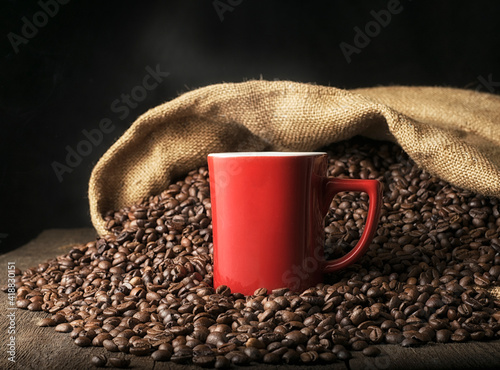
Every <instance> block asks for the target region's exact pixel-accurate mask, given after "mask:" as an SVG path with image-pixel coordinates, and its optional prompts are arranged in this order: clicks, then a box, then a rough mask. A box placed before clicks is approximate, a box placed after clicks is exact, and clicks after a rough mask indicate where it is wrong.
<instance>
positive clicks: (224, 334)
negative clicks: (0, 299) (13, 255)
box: [16, 138, 500, 368]
mask: <svg viewBox="0 0 500 370" xmlns="http://www.w3.org/2000/svg"><path fill="white" fill-rule="evenodd" d="M326 150H327V151H328V153H329V158H330V162H329V164H330V165H329V175H330V176H336V177H339V178H361V179H379V180H380V181H381V182H382V183H383V184H384V186H385V190H384V197H383V206H382V210H381V220H380V224H379V227H378V230H377V234H376V236H375V238H374V239H373V243H372V244H371V246H370V248H369V251H368V252H367V254H366V256H364V257H363V258H362V259H361V260H360V261H359V263H357V264H355V265H352V266H350V267H348V268H347V269H345V270H343V271H341V272H339V273H337V274H335V275H329V276H325V283H323V284H318V285H317V286H315V287H311V288H310V289H307V290H306V291H304V292H298V293H297V292H292V291H288V290H287V289H277V290H274V291H271V292H268V291H267V290H265V289H259V290H257V291H256V292H255V294H254V295H253V296H248V297H245V296H243V295H242V294H239V293H237V292H231V291H230V289H229V288H228V287H225V286H221V287H216V289H214V287H213V286H212V263H213V260H212V253H213V246H212V224H211V204H210V194H209V182H208V171H207V169H206V168H205V167H202V168H199V169H197V170H193V171H191V172H190V173H189V174H188V175H187V176H186V177H185V178H184V179H183V180H180V181H177V182H176V183H173V184H171V185H170V186H169V187H168V189H166V190H165V191H163V192H162V193H161V194H159V195H156V196H152V197H150V198H148V199H145V200H144V201H143V202H141V203H140V204H136V205H131V206H130V207H126V208H124V209H122V210H119V211H110V212H108V213H107V214H106V218H105V219H106V221H107V229H108V230H109V234H108V235H106V236H104V237H101V238H98V239H97V240H96V241H92V242H89V243H86V244H83V245H79V246H76V247H74V248H73V249H72V250H70V251H69V252H68V253H67V254H65V255H62V256H59V257H57V258H54V259H50V260H48V261H46V262H44V263H41V264H39V265H38V266H37V267H34V268H30V269H27V270H26V271H24V273H22V275H21V272H20V271H17V276H16V287H17V307H19V308H23V309H28V310H32V311H38V310H43V311H45V312H49V313H51V314H53V316H52V318H51V319H43V320H42V321H41V322H40V324H39V325H40V326H55V325H56V326H55V330H56V331H58V332H63V333H69V332H71V337H72V338H73V339H74V340H75V343H76V344H77V345H80V346H87V345H95V346H103V347H104V348H105V349H107V350H108V351H112V352H123V353H132V354H136V355H141V356H144V355H150V356H151V357H152V358H153V359H154V360H155V361H168V360H170V361H174V362H176V363H189V362H192V363H195V364H199V365H202V366H214V367H216V368H227V367H229V366H231V364H238V365H244V364H248V363H250V362H264V363H269V364H276V363H308V364H314V363H325V362H327V363H328V362H334V361H339V360H344V361H345V360H348V359H349V358H351V354H350V352H349V351H353V350H357V351H362V353H363V354H364V355H366V356H376V355H378V354H379V353H380V351H379V350H378V349H377V348H376V347H373V346H372V345H373V344H383V343H390V344H401V345H402V346H416V345H422V344H425V343H428V342H438V343H447V342H450V341H455V342H464V341H468V340H487V339H492V338H498V337H500V313H499V308H500V300H499V299H498V297H495V296H493V295H491V294H489V290H488V289H489V288H491V287H493V286H497V285H498V284H499V280H500V238H499V232H500V206H499V200H498V199H495V198H490V197H484V196H480V195H476V194H474V193H472V192H470V191H467V190H462V189H458V188H456V187H454V186H452V185H450V184H448V183H446V182H445V181H442V180H440V179H438V178H436V177H434V176H432V175H431V174H429V173H427V172H425V171H423V170H421V169H419V168H418V167H417V166H416V165H415V164H414V162H413V161H412V160H410V159H409V158H408V156H407V155H406V154H405V153H404V152H403V151H402V149H401V148H399V147H398V146H396V145H394V144H390V143H385V142H375V141H370V140H367V139H361V138H354V139H352V140H349V141H345V142H341V143H336V144H334V145H332V146H330V147H328V148H326ZM367 210H368V198H367V195H366V194H355V193H340V194H338V195H337V196H336V197H335V198H334V200H333V202H332V206H331V209H330V211H329V212H328V215H327V217H326V223H325V232H326V235H325V254H326V256H327V257H328V258H337V257H339V256H341V255H343V254H345V253H347V252H348V251H349V250H350V249H351V248H352V247H353V246H354V245H355V244H356V242H357V241H358V240H359V237H360V235H361V233H362V231H363V227H364V220H365V218H366V214H367ZM48 330H50V329H48ZM94 362H97V363H99V364H100V363H101V362H100V360H99V361H98V360H94V359H93V360H92V363H94ZM128 362H129V360H126V359H123V358H120V357H118V358H116V357H113V358H110V359H109V364H110V365H113V366H117V367H126V366H128ZM96 366H97V365H96Z"/></svg>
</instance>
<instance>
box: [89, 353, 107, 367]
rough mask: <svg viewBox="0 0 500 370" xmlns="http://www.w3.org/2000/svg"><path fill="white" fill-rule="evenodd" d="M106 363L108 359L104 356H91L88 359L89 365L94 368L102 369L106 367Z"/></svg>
mask: <svg viewBox="0 0 500 370" xmlns="http://www.w3.org/2000/svg"><path fill="white" fill-rule="evenodd" d="M107 362H108V359H107V358H106V356H104V355H99V356H92V358H91V359H90V363H91V364H92V365H94V366H95V367H104V366H106V363H107Z"/></svg>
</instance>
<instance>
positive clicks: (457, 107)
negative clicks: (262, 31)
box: [89, 81, 500, 235]
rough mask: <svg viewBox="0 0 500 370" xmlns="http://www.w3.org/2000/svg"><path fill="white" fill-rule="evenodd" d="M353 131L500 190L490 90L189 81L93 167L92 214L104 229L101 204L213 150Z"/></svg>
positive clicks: (115, 201) (498, 135)
mask: <svg viewBox="0 0 500 370" xmlns="http://www.w3.org/2000/svg"><path fill="white" fill-rule="evenodd" d="M358 134H361V135H364V136H367V137H370V138H374V139H384V140H390V141H393V142H397V143H398V144H399V145H401V147H402V148H403V149H404V150H405V151H406V152H407V153H408V154H409V155H410V157H411V158H413V160H414V161H415V162H416V163H417V164H418V165H419V166H421V167H422V168H424V169H426V170H427V171H429V172H431V173H433V174H435V175H437V176H439V177H440V178H442V179H444V180H446V181H448V182H450V183H452V184H454V185H457V186H459V187H461V188H465V189H470V190H473V191H475V192H477V193H481V194H485V195H491V196H497V197H500V97H498V96H495V95H491V94H487V93H479V92H476V91H468V90H460V89H453V88H439V87H401V86H391V87H375V88H367V89H357V90H351V91H346V90H341V89H337V88H333V87H324V86H315V85H309V84H300V83H293V82H286V81H277V82H276V81H275V82H270V81H250V82H244V83H227V84H220V85H212V86H207V87H204V88H201V89H197V90H194V91H191V92H188V93H186V94H184V95H181V96H179V97H178V98H176V99H174V100H172V101H170V102H167V103H164V104H162V105H160V106H158V107H156V108H154V109H151V110H149V111H148V112H146V113H145V114H143V115H142V116H140V117H139V118H138V119H137V120H136V121H135V122H134V124H133V125H132V126H131V127H130V128H129V129H128V130H127V131H126V132H125V133H124V134H123V136H122V137H121V138H120V139H119V140H118V141H117V142H116V143H115V144H114V145H113V146H112V147H111V148H110V149H109V150H108V151H107V152H106V153H105V154H104V155H103V156H102V158H101V159H100V160H99V162H98V163H97V165H96V166H95V168H94V170H93V172H92V176H91V178H90V184H89V200H90V212H91V216H92V222H93V224H94V226H95V228H96V229H97V231H98V232H99V234H101V235H102V234H104V233H105V232H106V230H105V222H104V220H103V217H102V215H103V214H104V213H105V212H106V211H108V210H113V209H119V208H121V207H123V206H126V205H131V204H134V203H135V202H137V201H140V200H141V199H142V198H143V197H145V196H148V195H151V194H156V193H159V192H160V191H161V190H163V189H165V188H166V187H167V185H168V184H169V182H170V181H171V180H172V179H173V178H175V177H177V176H180V175H182V174H185V173H186V172H188V171H189V170H191V169H193V168H195V167H197V166H200V165H203V164H204V163H206V156H207V154H208V153H211V152H225V151H261V150H278V151H311V150H315V149H317V148H320V147H322V146H325V145H327V144H330V143H332V142H336V141H339V140H344V139H348V138H350V137H352V136H354V135H358Z"/></svg>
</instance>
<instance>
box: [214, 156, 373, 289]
mask: <svg viewBox="0 0 500 370" xmlns="http://www.w3.org/2000/svg"><path fill="white" fill-rule="evenodd" d="M327 167H328V158H327V155H326V153H321V152H309V153H303V152H296V153H293V152H238V153H213V154H209V155H208V168H209V174H210V194H211V201H212V225H213V241H214V286H215V287H218V286H219V285H226V286H228V287H229V288H230V289H231V291H232V292H239V293H243V294H246V295H251V294H254V291H255V290H256V289H258V288H266V289H267V290H268V291H269V292H270V291H271V290H273V289H277V288H283V287H286V288H289V289H290V290H293V291H301V290H304V289H307V288H309V287H311V286H314V285H316V284H318V283H319V282H321V281H322V278H323V276H322V275H323V274H324V273H331V272H334V271H337V270H340V269H342V268H345V267H347V266H349V265H350V264H352V263H354V262H356V261H357V260H358V259H359V258H360V257H361V256H362V255H363V254H364V253H365V252H366V250H367V249H368V247H369V245H370V243H371V241H372V239H373V236H374V234H375V231H376V229H377V224H378V220H379V216H380V207H381V201H382V185H381V184H380V182H378V181H377V180H355V179H337V178H333V177H327V176H326V172H327ZM340 191H360V192H366V193H367V194H368V196H369V199H370V204H369V209H368V214H367V219H366V225H365V229H364V232H363V235H362V236H361V238H360V240H359V242H358V244H357V245H356V246H355V247H354V248H353V249H352V250H351V251H350V252H349V253H347V254H346V255H344V256H342V257H341V258H338V259H334V260H328V261H326V260H325V259H324V255H323V253H324V242H325V240H324V219H325V216H326V214H327V212H328V210H329V206H330V203H331V201H332V199H333V197H334V195H335V194H336V193H338V192H340Z"/></svg>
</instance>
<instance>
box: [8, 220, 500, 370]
mask: <svg viewBox="0 0 500 370" xmlns="http://www.w3.org/2000/svg"><path fill="white" fill-rule="evenodd" d="M95 237H96V234H95V231H94V230H93V229H88V228H85V229H68V230H63V229H53V230H46V231H44V232H43V233H41V234H40V235H39V236H38V237H37V238H36V239H34V240H32V241H31V242H29V243H28V244H26V245H25V246H23V247H21V248H18V249H16V250H14V251H11V252H8V253H5V254H3V255H0V285H4V284H6V280H7V265H8V263H9V262H14V263H15V265H16V267H18V268H20V269H21V270H24V269H26V268H28V267H33V266H36V265H37V264H38V263H40V262H43V261H44V260H45V259H48V258H52V257H55V256H57V255H60V254H64V253H65V252H66V251H68V250H69V249H70V248H71V246H72V245H74V244H78V243H83V242H87V241H90V240H94V239H95ZM7 298H8V296H7V294H4V293H1V292H0V309H1V312H2V318H1V320H0V333H1V334H0V338H1V339H2V340H1V345H0V369H23V370H24V369H36V370H41V369H58V370H59V369H60V370H63V369H70V370H76V369H93V368H94V367H93V366H91V365H89V360H90V358H91V356H92V355H94V354H106V355H107V356H108V357H109V356H110V355H112V356H116V355H117V354H111V353H109V352H107V351H105V350H104V349H103V348H95V347H91V348H80V347H77V346H76V345H75V344H74V343H73V341H72V340H71V338H70V337H69V334H62V333H57V332H55V331H54V328H41V327H38V326H37V325H36V323H37V321H38V320H40V318H42V317H46V316H49V315H48V314H46V313H43V312H29V311H25V310H20V309H14V310H11V309H9V304H8V299H7ZM12 312H14V313H15V330H16V332H15V360H16V362H15V363H12V362H10V361H9V360H8V357H9V354H8V352H7V351H8V344H9V343H8V341H9V337H10V336H11V334H8V330H9V325H10V320H9V318H8V316H7V315H8V314H10V313H12ZM378 347H379V348H380V349H381V350H382V355H380V356H378V357H375V358H368V357H364V356H362V355H361V354H360V353H356V352H353V355H354V356H353V358H352V359H351V360H349V361H346V362H337V363H334V364H331V365H315V366H300V365H294V366H287V365H262V364H255V366H245V367H244V368H262V369H281V370H288V369H297V370H299V369H300V370H306V369H333V370H341V369H343V370H345V369H352V370H355V369H367V370H371V369H373V370H377V369H405V370H410V369H426V370H429V369H450V370H451V369H453V370H455V369H500V340H495V341H489V342H467V343H452V344H428V345H425V346H422V347H415V348H403V347H401V346H397V345H380V346H378ZM127 357H128V358H130V360H131V363H130V367H129V368H131V369H150V370H152V369H154V370H160V369H173V370H180V369H186V370H187V369H189V370H194V369H200V368H198V367H197V366H193V365H176V364H173V363H171V362H156V363H155V362H154V361H153V360H151V358H150V357H149V356H148V357H135V356H130V355H127ZM107 368H109V367H107ZM233 368H235V367H233Z"/></svg>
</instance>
